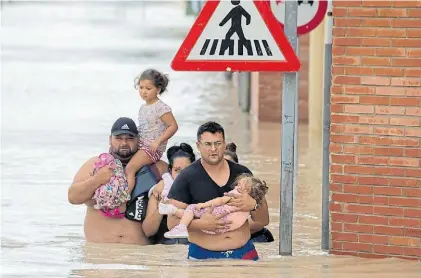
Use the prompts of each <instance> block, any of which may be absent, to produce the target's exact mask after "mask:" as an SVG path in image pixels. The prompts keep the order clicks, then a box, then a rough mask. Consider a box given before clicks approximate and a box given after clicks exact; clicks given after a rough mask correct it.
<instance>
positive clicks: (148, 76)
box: [134, 69, 170, 95]
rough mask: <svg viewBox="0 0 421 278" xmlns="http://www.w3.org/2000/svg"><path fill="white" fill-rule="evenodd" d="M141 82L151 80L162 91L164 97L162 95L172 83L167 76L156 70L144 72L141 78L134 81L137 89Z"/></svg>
mask: <svg viewBox="0 0 421 278" xmlns="http://www.w3.org/2000/svg"><path fill="white" fill-rule="evenodd" d="M141 80H151V81H152V82H153V84H154V86H155V87H157V88H159V89H160V91H159V94H160V95H162V93H164V92H165V90H166V89H167V86H168V82H170V80H169V79H168V75H167V74H163V73H161V72H159V71H157V70H156V69H147V70H145V71H144V72H142V73H141V74H140V75H139V76H137V77H136V78H135V80H134V87H135V89H138V88H139V82H140V81H141Z"/></svg>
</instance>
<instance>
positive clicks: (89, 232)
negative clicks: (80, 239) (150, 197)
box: [68, 117, 168, 245]
mask: <svg viewBox="0 0 421 278" xmlns="http://www.w3.org/2000/svg"><path fill="white" fill-rule="evenodd" d="M109 143H110V149H109V152H110V153H111V154H112V155H113V156H114V157H115V158H117V159H119V160H120V161H121V163H122V164H123V166H126V165H127V163H128V162H129V161H130V159H131V158H132V157H133V155H134V154H135V153H136V152H137V144H138V130H137V127H136V124H135V122H134V121H133V120H132V119H130V118H124V117H123V118H119V119H117V121H116V122H115V123H114V125H113V126H112V128H111V135H110V137H109ZM97 161H98V157H92V158H90V159H89V160H88V161H86V162H85V163H84V164H83V165H82V167H81V168H80V169H79V171H78V172H77V173H76V175H75V177H74V180H73V183H72V185H71V186H70V188H69V191H68V199H69V202H70V203H71V204H74V205H80V204H86V206H87V209H86V216H85V224H84V230H85V238H86V240H87V241H88V242H98V243H126V244H139V245H146V244H149V240H148V238H147V237H146V236H145V234H144V233H143V230H142V223H141V220H143V219H142V218H143V215H145V213H146V210H145V209H143V208H146V205H145V204H143V203H142V202H143V201H144V199H143V198H142V196H143V195H142V196H140V195H133V193H134V192H135V191H136V192H137V193H139V192H143V191H144V190H143V191H142V190H141V188H142V187H145V186H144V185H145V183H150V184H146V187H148V186H150V187H151V186H152V185H154V184H155V182H156V181H157V180H159V178H160V177H161V176H162V174H163V173H165V172H167V169H168V167H167V165H166V163H165V162H163V161H158V162H157V163H156V164H154V165H151V166H145V167H143V168H142V169H140V171H139V173H140V172H142V173H143V174H146V175H145V176H147V174H149V176H154V177H156V178H157V179H156V180H153V179H151V178H149V180H145V179H144V178H143V179H141V178H138V175H137V178H136V186H135V189H134V190H133V192H132V199H136V200H130V201H129V203H128V206H127V207H128V208H127V211H126V217H125V218H109V217H105V216H103V215H102V214H101V213H100V212H98V210H96V209H94V207H93V206H94V204H95V201H94V200H93V199H92V197H93V195H94V193H95V190H96V189H97V188H98V187H100V186H101V185H102V184H105V183H107V182H109V180H110V178H111V177H112V176H113V174H114V172H113V169H111V168H109V167H108V166H105V167H103V168H101V169H100V170H99V171H98V172H96V173H95V175H93V169H94V168H93V166H94V163H95V162H97ZM152 180H153V181H152ZM138 181H140V182H138ZM152 183H153V184H152ZM139 190H140V191H139ZM145 190H147V189H145ZM144 194H145V196H147V192H146V193H144ZM138 196H140V197H139V198H138ZM134 197H136V198H134ZM129 219H130V220H129Z"/></svg>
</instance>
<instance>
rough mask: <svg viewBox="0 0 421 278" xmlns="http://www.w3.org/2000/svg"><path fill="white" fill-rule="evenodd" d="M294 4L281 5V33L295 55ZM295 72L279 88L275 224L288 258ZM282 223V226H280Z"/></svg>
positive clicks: (291, 194) (295, 4) (295, 89)
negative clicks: (278, 181)
mask: <svg viewBox="0 0 421 278" xmlns="http://www.w3.org/2000/svg"><path fill="white" fill-rule="evenodd" d="M297 8H298V5H297V1H286V3H285V25H284V33H285V35H286V37H287V38H288V41H289V43H290V44H291V46H292V48H293V49H294V50H295V53H298V38H297ZM297 95H298V72H287V73H285V74H284V82H283V88H282V165H281V205H280V224H279V254H280V255H285V256H291V255H292V220H293V188H294V185H293V182H294V176H295V171H296V169H295V161H294V160H295V154H294V150H295V147H294V144H295V140H294V138H295V133H296V130H295V129H296V125H295V121H296V113H298V111H296V103H295V102H296V101H298V97H297ZM281 223H282V224H281Z"/></svg>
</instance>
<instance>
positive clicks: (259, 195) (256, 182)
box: [232, 174, 269, 204]
mask: <svg viewBox="0 0 421 278" xmlns="http://www.w3.org/2000/svg"><path fill="white" fill-rule="evenodd" d="M243 179H246V181H247V183H248V184H249V185H250V192H249V194H250V196H251V197H252V198H253V199H254V200H256V203H257V204H260V203H261V202H262V200H263V198H264V197H265V195H266V193H267V192H268V190H269V187H267V185H266V182H265V181H262V180H260V179H258V178H256V177H253V176H252V175H251V174H241V175H239V176H238V177H237V178H236V179H235V181H234V183H233V184H232V186H233V188H234V187H236V186H237V185H238V183H239V182H240V180H243Z"/></svg>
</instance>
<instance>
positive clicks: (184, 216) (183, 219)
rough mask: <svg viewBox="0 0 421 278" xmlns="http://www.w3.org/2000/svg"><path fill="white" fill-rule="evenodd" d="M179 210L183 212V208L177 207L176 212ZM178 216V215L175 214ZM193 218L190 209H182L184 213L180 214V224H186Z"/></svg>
mask: <svg viewBox="0 0 421 278" xmlns="http://www.w3.org/2000/svg"><path fill="white" fill-rule="evenodd" d="M178 211H180V212H181V214H182V213H183V210H180V209H178V210H177V212H178ZM177 217H178V215H177ZM193 219H194V213H193V211H191V210H184V214H182V216H181V220H180V225H185V226H188V225H190V223H191V222H192V220H193Z"/></svg>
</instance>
